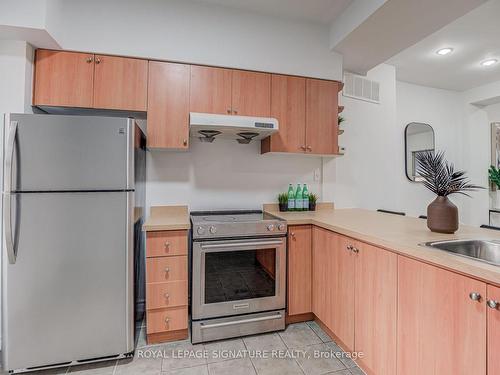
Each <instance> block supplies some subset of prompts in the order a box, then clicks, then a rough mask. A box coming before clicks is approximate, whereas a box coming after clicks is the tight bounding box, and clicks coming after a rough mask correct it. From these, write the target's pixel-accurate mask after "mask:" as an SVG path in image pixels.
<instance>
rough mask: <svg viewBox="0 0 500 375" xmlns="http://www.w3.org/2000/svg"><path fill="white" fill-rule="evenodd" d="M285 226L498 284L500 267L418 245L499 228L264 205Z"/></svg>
mask: <svg viewBox="0 0 500 375" xmlns="http://www.w3.org/2000/svg"><path fill="white" fill-rule="evenodd" d="M265 210H266V211H267V212H269V213H270V214H273V215H275V216H278V217H280V218H282V219H284V220H286V221H287V223H288V225H300V224H313V225H316V226H318V227H321V228H325V229H328V230H331V231H333V232H336V233H340V234H343V235H345V236H348V237H352V238H354V239H358V240H361V241H363V242H366V243H369V244H372V245H375V246H379V247H382V248H385V249H388V250H391V251H393V252H395V253H398V254H401V255H405V256H408V257H410V258H414V259H418V260H421V261H424V262H426V263H430V264H433V265H436V266H439V267H442V268H445V269H448V270H451V271H454V272H458V273H461V274H464V275H467V276H471V277H473V278H476V279H479V280H482V281H485V282H487V283H490V284H494V285H496V286H500V267H499V266H494V265H490V264H487V263H483V262H480V261H476V260H472V259H468V258H464V257H461V256H457V255H453V254H450V253H447V252H445V251H442V250H437V249H432V248H427V247H423V246H419V245H418V244H419V243H423V242H428V241H439V240H451V239H461V238H468V239H470V238H480V239H496V240H500V231H496V230H489V229H483V228H477V227H472V226H467V225H460V229H459V230H458V231H457V232H456V233H455V234H440V233H433V232H431V231H430V230H429V229H428V228H427V224H426V220H424V219H418V218H414V217H408V216H399V215H393V214H386V213H380V212H376V211H370V210H365V209H358V208H353V209H335V210H333V209H322V210H319V211H307V212H279V211H278V210H276V209H273V207H265Z"/></svg>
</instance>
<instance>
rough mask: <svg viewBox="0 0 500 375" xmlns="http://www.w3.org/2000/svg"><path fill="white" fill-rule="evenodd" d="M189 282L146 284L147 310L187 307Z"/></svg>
mask: <svg viewBox="0 0 500 375" xmlns="http://www.w3.org/2000/svg"><path fill="white" fill-rule="evenodd" d="M187 304H188V282H187V280H185V281H168V282H166V283H150V284H146V308H147V309H148V310H149V309H159V308H163V307H178V306H187Z"/></svg>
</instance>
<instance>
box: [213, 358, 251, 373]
mask: <svg viewBox="0 0 500 375" xmlns="http://www.w3.org/2000/svg"><path fill="white" fill-rule="evenodd" d="M208 373H209V374H210V375H256V372H255V369H254V367H253V365H252V362H251V361H250V359H249V358H243V359H231V360H229V361H223V362H217V363H210V364H209V365H208Z"/></svg>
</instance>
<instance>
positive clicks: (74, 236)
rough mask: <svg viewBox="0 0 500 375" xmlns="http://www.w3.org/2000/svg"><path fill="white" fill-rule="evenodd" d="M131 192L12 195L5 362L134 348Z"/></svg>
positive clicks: (23, 363) (41, 361) (35, 362)
mask: <svg viewBox="0 0 500 375" xmlns="http://www.w3.org/2000/svg"><path fill="white" fill-rule="evenodd" d="M133 197H134V193H133V192H97V193H96V192H93V193H19V194H13V195H12V212H13V220H12V222H13V225H12V228H13V233H14V238H15V241H14V243H15V246H16V249H17V259H16V262H15V263H14V264H10V263H9V262H8V260H7V256H6V252H5V250H4V252H3V262H2V263H3V264H2V267H3V275H2V278H3V283H2V288H3V294H2V327H3V332H2V351H3V353H2V355H3V359H4V362H3V364H4V366H5V367H6V368H7V369H10V370H13V369H20V368H28V367H33V366H44V365H50V364H56V363H64V362H68V361H75V360H84V359H90V358H98V357H104V356H111V355H116V354H123V353H128V352H131V351H132V350H133V348H134V321H133V244H132V242H133V240H132V239H133V234H132V229H133V220H132V215H133V206H134V203H133Z"/></svg>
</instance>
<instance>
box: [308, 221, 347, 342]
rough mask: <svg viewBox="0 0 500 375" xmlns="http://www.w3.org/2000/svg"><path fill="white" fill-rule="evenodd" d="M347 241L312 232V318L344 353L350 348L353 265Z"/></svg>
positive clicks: (333, 235)
mask: <svg viewBox="0 0 500 375" xmlns="http://www.w3.org/2000/svg"><path fill="white" fill-rule="evenodd" d="M351 242H352V240H350V239H349V238H347V237H345V236H342V235H339V234H336V233H333V232H331V231H329V230H326V229H323V228H318V227H314V228H313V250H312V259H313V262H312V264H313V283H312V285H313V292H312V295H313V298H312V309H313V313H314V315H315V316H316V317H317V318H318V319H319V320H320V321H321V322H322V323H323V324H324V325H326V327H327V328H328V329H329V330H330V331H331V332H333V333H334V334H335V336H336V337H335V339H336V340H337V341H340V342H339V344H341V346H343V347H344V348H345V349H351V350H352V348H354V281H355V277H354V276H355V275H354V261H355V255H354V253H353V252H352V251H350V250H348V246H349V244H350V243H351Z"/></svg>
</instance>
